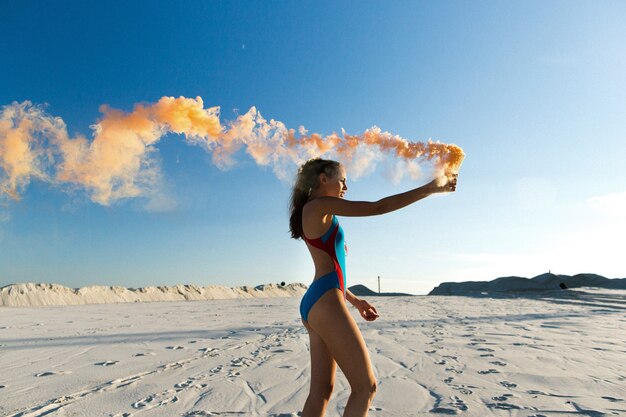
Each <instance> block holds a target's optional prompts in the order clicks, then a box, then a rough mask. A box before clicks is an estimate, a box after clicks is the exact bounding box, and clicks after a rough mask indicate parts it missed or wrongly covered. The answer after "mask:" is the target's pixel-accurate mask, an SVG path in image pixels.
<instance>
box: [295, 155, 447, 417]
mask: <svg viewBox="0 0 626 417" xmlns="http://www.w3.org/2000/svg"><path fill="white" fill-rule="evenodd" d="M442 182H445V183H446V184H445V185H443V186H438V185H437V180H433V181H432V182H430V183H428V184H426V185H424V186H422V187H418V188H416V189H414V190H411V191H408V192H406V193H402V194H397V195H393V196H390V197H387V198H383V199H381V200H379V201H376V202H369V201H348V200H344V199H343V196H344V195H345V193H346V191H347V190H348V187H347V186H346V171H345V169H344V167H343V166H342V165H341V164H340V163H338V162H336V161H329V160H324V159H319V158H316V159H311V160H309V161H307V162H306V163H305V164H304V165H302V166H301V167H300V169H299V171H298V177H297V179H296V184H295V186H294V188H293V192H292V196H291V210H290V219H289V224H290V230H291V236H292V237H293V238H294V239H300V238H302V239H304V241H305V242H306V243H307V247H308V249H309V252H310V253H311V256H312V257H313V263H314V264H315V277H314V279H313V283H312V284H311V286H310V287H309V289H308V290H307V292H306V293H305V294H304V297H303V298H302V302H301V304H300V314H301V316H302V323H303V324H304V326H305V327H306V329H307V331H308V332H309V338H310V351H311V388H310V392H309V396H308V398H307V400H306V403H305V404H304V410H303V411H302V417H318V416H323V415H324V412H325V409H326V406H327V405H328V400H329V399H330V395H331V393H332V390H333V384H334V381H335V370H336V366H337V364H338V365H339V367H340V368H341V370H342V371H343V373H344V375H345V376H346V378H347V379H348V382H349V384H350V388H351V393H350V397H349V398H348V403H347V404H346V408H345V411H344V414H343V415H344V417H357V416H358V417H363V416H366V415H367V411H368V409H369V406H370V404H371V402H372V399H373V398H374V393H375V392H376V380H375V378H374V372H373V371H372V365H371V362H370V358H369V354H368V352H367V348H366V346H365V342H364V340H363V336H362V335H361V332H360V331H359V328H358V327H357V324H356V322H355V321H354V319H353V318H352V316H351V315H350V312H349V311H348V308H347V307H346V303H345V301H348V302H349V303H350V304H352V305H353V306H354V307H355V308H356V309H357V310H358V311H359V313H360V314H361V316H362V317H363V318H364V319H365V320H367V321H373V320H376V318H378V312H377V311H376V309H375V308H374V306H372V305H371V304H370V303H368V302H367V301H365V300H362V299H360V298H358V297H356V296H355V295H354V294H352V293H351V292H350V291H349V290H348V289H347V287H346V275H345V271H346V270H345V252H346V251H345V249H346V248H345V243H344V234H343V229H342V228H341V226H339V223H338V221H337V217H336V216H376V215H379V214H384V213H389V212H391V211H394V210H398V209H400V208H402V207H405V206H408V205H409V204H412V203H414V202H416V201H418V200H421V199H422V198H424V197H427V196H429V195H431V194H434V193H440V192H447V191H454V190H455V188H456V176H455V177H453V178H452V179H450V181H442Z"/></svg>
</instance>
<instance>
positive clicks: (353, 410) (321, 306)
mask: <svg viewBox="0 0 626 417" xmlns="http://www.w3.org/2000/svg"><path fill="white" fill-rule="evenodd" d="M308 319H309V320H308V324H309V326H310V327H311V328H312V329H313V330H314V332H315V333H316V334H317V335H319V336H320V337H321V339H322V340H323V341H324V343H325V344H326V346H327V347H328V350H329V351H330V354H331V355H332V357H333V358H334V359H335V361H336V362H337V364H338V365H339V367H340V368H341V370H342V371H343V373H344V375H345V376H346V378H347V379H348V382H349V383H350V387H351V388H352V392H351V394H350V398H349V399H348V403H347V404H346V409H345V411H344V414H343V415H344V417H365V416H367V411H368V409H369V406H370V404H371V402H372V399H373V398H374V394H375V392H376V379H375V377H374V372H373V370H372V365H371V361H370V357H369V353H368V352H367V347H366V346H365V341H364V340H363V336H362V335H361V332H360V330H359V328H358V327H357V324H356V322H355V321H354V319H353V318H352V316H351V315H350V312H349V311H348V307H347V306H346V303H345V302H344V300H343V294H342V293H341V291H340V290H338V289H334V288H333V289H331V290H329V291H327V292H326V293H325V294H324V295H323V296H322V297H321V298H320V299H319V300H318V301H317V302H316V303H315V304H314V305H313V307H312V308H311V311H310V312H309V317H308Z"/></svg>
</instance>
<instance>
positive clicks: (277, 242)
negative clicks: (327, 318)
mask: <svg viewBox="0 0 626 417" xmlns="http://www.w3.org/2000/svg"><path fill="white" fill-rule="evenodd" d="M625 21H626V3H624V2H620V1H597V2H579V1H550V2H544V1H537V2H503V1H493V2H490V1H483V2H458V1H450V2H447V1H437V2H435V1H432V2H415V1H386V2H382V1H381V2H356V1H354V2H336V1H332V2H321V1H315V2H301V1H271V2H268V1H256V2H253V1H242V2H236V1H220V2H218V1H213V2H208V1H188V2H187V1H186V2H161V1H150V2H147V1H146V2H140V1H136V2H126V1H111V2H100V3H96V2H84V1H73V2H64V3H63V5H59V4H57V3H55V2H48V1H29V2H16V1H5V0H1V1H0V57H1V58H2V64H1V65H0V105H9V104H11V103H12V102H14V101H17V102H23V101H25V100H30V101H31V102H32V103H35V104H44V103H47V107H46V108H45V111H46V112H47V113H48V114H50V115H53V116H56V117H60V118H62V119H63V121H64V122H65V123H66V125H67V129H68V132H69V133H70V135H72V136H74V135H79V134H80V135H84V136H85V137H87V138H91V136H92V129H91V128H90V126H91V125H93V124H94V123H97V122H98V120H99V119H100V118H101V117H102V114H101V113H100V112H99V108H100V106H101V105H102V104H107V105H108V106H110V107H111V108H115V109H120V110H122V111H125V112H130V111H132V110H133V106H134V105H135V104H136V103H145V104H152V103H155V102H157V101H158V100H159V99H160V98H161V97H163V96H172V97H179V96H185V97H190V98H195V97H197V96H200V97H202V99H203V100H204V105H205V107H213V106H220V107H221V118H222V121H225V120H230V119H234V118H235V117H236V115H237V114H242V113H245V112H246V111H247V110H248V109H249V108H250V107H252V106H256V108H257V109H258V110H259V111H260V112H261V114H262V115H263V116H264V117H265V118H267V119H268V120H269V119H276V120H280V121H281V122H283V123H284V124H285V125H286V126H287V127H291V128H294V129H297V128H298V127H299V126H301V125H302V126H305V127H306V129H308V131H309V132H317V133H320V134H322V135H328V134H331V133H333V132H340V130H341V129H342V128H343V129H345V130H346V132H347V133H350V134H360V133H363V132H364V131H365V130H366V129H368V128H370V127H372V126H374V125H376V126H379V127H380V128H381V129H383V130H385V131H389V132H391V133H393V134H397V135H401V136H402V137H404V138H407V139H409V140H411V141H425V140H428V139H429V138H432V139H433V140H435V141H441V142H445V143H456V144H458V145H460V146H461V147H463V149H464V151H465V153H466V158H465V161H464V164H463V166H462V169H461V172H460V175H459V180H458V188H457V192H456V193H454V194H451V195H446V196H435V197H430V198H428V199H426V200H422V201H420V202H418V203H416V204H415V205H412V206H409V207H408V208H405V209H403V210H400V211H397V212H393V213H390V214H386V215H383V216H378V217H369V218H340V222H341V224H342V226H343V228H344V230H345V233H346V240H347V243H348V247H349V254H348V257H347V260H346V263H347V278H348V284H349V285H353V284H357V283H362V284H365V285H368V286H370V287H371V288H375V287H376V277H377V276H378V275H380V276H381V283H382V290H383V291H406V292H410V293H414V294H424V293H427V292H428V291H429V290H431V289H432V288H433V287H434V286H436V285H437V284H439V283H440V282H444V281H466V280H491V279H493V278H496V277H499V276H508V275H518V276H526V277H532V276H535V275H538V274H541V273H543V272H547V271H548V270H551V271H552V272H554V273H563V274H576V273H582V272H594V273H599V274H602V275H605V276H607V277H609V278H622V277H626V262H624V254H623V252H624V251H623V245H624V236H625V234H626V215H625V213H626V168H625V167H626V163H625V162H624V160H625V155H626V77H625V76H624V74H626V48H625V47H624V45H625V44H626V25H624V22H625ZM181 138H182V137H181V136H179V135H176V134H168V135H166V136H165V137H163V138H162V139H161V140H160V141H159V143H158V144H157V146H156V148H157V152H156V153H155V158H156V160H157V161H158V165H159V169H160V172H161V174H162V175H161V182H160V190H161V194H160V198H161V202H165V203H164V204H161V207H160V208H159V209H156V210H155V209H154V206H152V205H151V204H150V202H148V201H147V200H146V198H143V197H137V198H125V199H121V200H118V201H116V202H114V203H113V204H110V205H109V206H105V205H102V204H98V203H96V202H94V201H92V200H91V199H89V198H88V196H87V194H86V193H80V192H67V190H66V189H63V188H62V187H57V186H55V185H54V184H50V183H47V182H44V181H39V180H37V179H36V178H33V179H31V181H30V183H29V184H28V186H27V187H25V188H24V190H23V192H22V194H21V200H20V201H14V200H11V199H9V198H7V196H6V195H5V196H2V197H0V285H7V284H11V283H16V282H54V283H59V284H63V285H67V286H70V287H80V286H86V285H93V284H98V285H122V286H127V287H140V286H147V285H172V284H177V283H185V284H199V285H209V284H220V285H229V286H233V285H258V284H262V283H269V282H280V281H286V282H304V283H307V284H308V283H309V282H310V281H311V279H312V277H313V264H312V261H311V260H310V257H309V255H308V251H307V250H306V247H305V244H304V243H303V242H302V241H295V240H292V239H290V238H289V234H288V199H289V194H290V190H291V185H292V184H291V183H290V181H288V180H287V181H285V180H281V179H278V178H277V176H276V175H275V174H274V173H273V171H272V169H271V168H270V167H267V166H258V165H257V164H256V163H255V162H254V160H253V159H252V158H251V157H250V156H249V155H248V154H247V153H246V152H244V151H240V152H238V153H236V154H235V156H234V159H235V161H236V163H235V164H234V166H232V167H231V168H230V169H228V170H222V169H219V168H218V167H216V166H215V165H214V164H213V162H212V156H211V153H210V152H207V151H206V150H204V149H202V148H201V147H199V146H193V145H189V144H187V143H185V141H184V140H182V139H181ZM0 139H1V138H0ZM0 152H2V149H0ZM294 174H295V172H294ZM3 176H4V177H6V173H3V172H2V168H0V179H2V178H3ZM429 180H430V178H428V177H427V176H426V175H425V176H424V177H422V178H421V179H419V180H409V179H404V180H402V181H400V182H398V183H394V182H393V181H390V180H389V179H388V175H386V172H385V170H384V169H382V168H380V169H377V170H375V171H374V172H372V173H370V174H368V175H365V176H361V177H360V178H358V179H357V180H352V179H351V178H350V172H348V187H349V190H348V194H347V195H346V198H347V199H355V200H377V199H379V198H382V197H385V196H387V195H390V194H394V193H398V192H402V191H406V190H408V189H410V188H412V187H414V186H418V185H421V184H424V183H426V182H428V181H429Z"/></svg>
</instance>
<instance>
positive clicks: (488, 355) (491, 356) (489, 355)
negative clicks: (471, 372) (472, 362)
mask: <svg viewBox="0 0 626 417" xmlns="http://www.w3.org/2000/svg"><path fill="white" fill-rule="evenodd" d="M480 357H481V358H493V353H483V354H482V355H480Z"/></svg>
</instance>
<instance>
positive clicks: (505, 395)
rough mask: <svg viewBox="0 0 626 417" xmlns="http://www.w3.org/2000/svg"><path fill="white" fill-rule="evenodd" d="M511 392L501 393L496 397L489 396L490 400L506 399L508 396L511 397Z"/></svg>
mask: <svg viewBox="0 0 626 417" xmlns="http://www.w3.org/2000/svg"><path fill="white" fill-rule="evenodd" d="M512 396H513V394H502V395H500V396H498V397H491V399H492V400H494V401H508V400H509V397H512Z"/></svg>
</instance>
